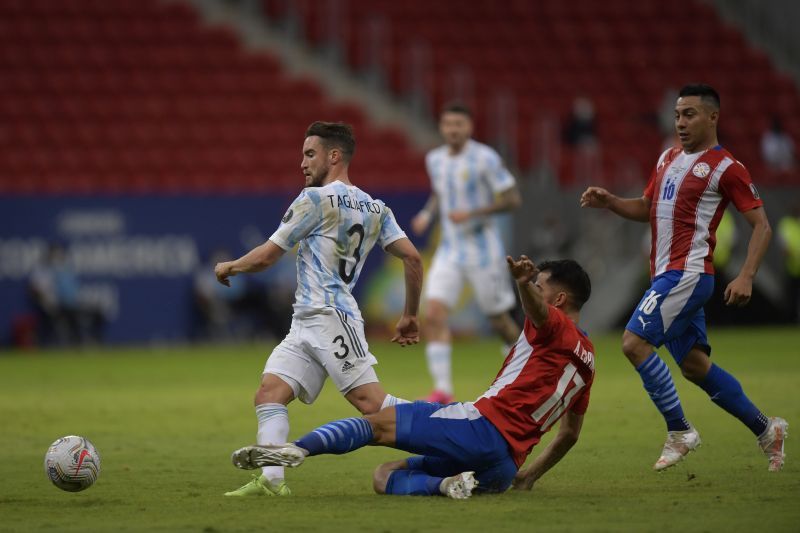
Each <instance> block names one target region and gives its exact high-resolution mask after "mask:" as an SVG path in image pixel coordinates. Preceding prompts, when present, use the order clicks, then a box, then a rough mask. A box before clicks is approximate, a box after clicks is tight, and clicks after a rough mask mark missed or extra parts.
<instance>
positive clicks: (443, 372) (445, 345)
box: [425, 342, 453, 394]
mask: <svg viewBox="0 0 800 533" xmlns="http://www.w3.org/2000/svg"><path fill="white" fill-rule="evenodd" d="M451 351H452V347H451V345H450V343H449V342H429V343H428V344H427V346H425V357H426V358H427V360H428V371H429V372H430V373H431V377H432V378H433V388H434V389H436V390H438V391H441V392H443V393H445V394H453V377H452V368H451V366H450V352H451Z"/></svg>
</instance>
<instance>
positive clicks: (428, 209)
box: [411, 104, 521, 403]
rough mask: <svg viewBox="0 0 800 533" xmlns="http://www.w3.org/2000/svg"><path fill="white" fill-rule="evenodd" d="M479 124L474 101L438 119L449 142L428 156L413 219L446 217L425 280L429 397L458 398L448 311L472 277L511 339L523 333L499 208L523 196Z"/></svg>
mask: <svg viewBox="0 0 800 533" xmlns="http://www.w3.org/2000/svg"><path fill="white" fill-rule="evenodd" d="M472 126H473V124H472V115H471V113H470V110H469V109H468V108H467V107H465V106H463V105H461V104H450V105H448V106H447V107H445V109H444V111H443V112H442V114H441V117H440V120H439V131H440V132H441V135H442V137H443V138H444V141H445V144H444V145H442V146H440V147H439V148H435V149H433V150H431V151H430V152H429V153H428V155H427V156H426V158H425V165H426V168H427V171H428V176H429V177H430V180H431V189H432V192H431V196H430V198H429V199H428V202H427V203H426V205H425V207H424V209H422V211H420V212H419V214H417V215H416V216H415V217H414V219H413V220H412V221H411V228H412V230H413V231H414V233H416V234H417V235H420V234H422V233H424V232H425V231H426V230H427V229H428V227H429V226H430V224H431V223H432V222H433V220H434V217H435V216H436V215H437V214H438V216H439V221H440V224H441V242H440V243H439V247H438V248H437V249H436V254H435V255H434V258H433V264H432V266H431V269H430V272H429V273H428V276H427V281H426V283H425V336H426V340H427V344H426V346H425V356H426V358H427V361H428V370H429V371H430V373H431V377H432V378H433V381H434V390H433V392H432V393H431V395H430V396H428V398H427V399H428V400H429V401H432V402H439V403H449V402H450V401H452V400H453V379H452V369H451V351H452V348H451V343H450V329H449V326H448V316H449V314H450V310H451V309H452V308H453V306H454V305H455V304H456V303H457V302H458V298H459V296H460V294H461V289H462V287H463V285H464V282H465V281H467V282H469V284H470V285H471V286H472V290H473V291H474V292H475V298H476V300H477V302H478V306H479V307H480V309H481V311H483V313H485V314H486V315H487V316H488V317H489V321H490V323H491V325H492V329H494V331H495V332H497V333H498V334H499V335H500V337H501V338H502V339H503V340H504V341H505V343H506V344H507V345H511V344H514V342H516V340H517V337H519V332H520V328H519V326H518V325H517V323H516V322H514V320H513V319H512V318H511V314H510V313H509V311H510V310H511V309H513V307H514V305H515V298H514V291H513V288H512V286H511V278H510V277H509V274H508V271H507V269H506V265H505V257H506V252H505V249H504V246H503V240H502V237H501V235H500V229H499V228H498V226H497V223H496V221H495V218H494V216H493V215H495V214H496V213H502V212H506V211H511V210H513V209H516V208H517V207H519V206H520V204H521V198H520V195H519V191H518V190H517V187H516V182H515V181H514V177H513V176H512V175H511V173H510V172H508V170H507V169H506V168H505V166H504V165H503V161H502V160H501V159H500V156H499V155H498V154H497V152H495V151H494V150H493V149H492V148H490V147H489V146H486V145H485V144H481V143H479V142H477V141H474V140H472V139H471V136H472Z"/></svg>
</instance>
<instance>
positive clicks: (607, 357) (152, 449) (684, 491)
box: [0, 328, 800, 533]
mask: <svg viewBox="0 0 800 533" xmlns="http://www.w3.org/2000/svg"><path fill="white" fill-rule="evenodd" d="M618 341H619V339H618V335H612V336H603V337H599V338H597V339H595V344H596V349H597V377H596V381H595V385H594V389H593V391H592V399H591V403H590V407H589V411H588V413H587V415H586V419H585V423H584V430H583V434H582V436H581V440H580V442H579V443H578V445H577V446H576V447H575V448H574V449H573V450H572V452H570V454H569V455H567V457H566V458H565V459H564V460H563V461H562V463H561V464H559V465H558V466H556V467H555V468H554V469H553V470H552V471H551V472H550V473H549V474H547V475H546V476H545V477H544V478H542V479H541V480H540V482H539V483H538V484H537V485H536V486H535V487H534V490H533V491H532V492H515V491H509V492H508V493H506V494H503V495H493V496H482V497H475V498H472V499H471V500H468V501H452V500H448V499H446V498H422V497H405V498H401V497H389V496H377V495H375V494H373V493H372V489H371V482H370V479H371V477H370V476H371V472H372V469H373V468H374V466H375V465H377V464H378V463H380V462H383V461H387V460H392V459H396V458H400V457H402V456H403V455H404V454H403V453H402V452H399V451H397V450H390V449H384V448H366V449H363V450H359V451H358V452H356V453H353V454H350V455H347V456H324V457H315V458H312V459H309V461H308V462H307V463H306V464H304V465H303V466H302V467H300V468H299V469H296V470H288V471H287V478H288V481H289V484H290V486H291V488H292V490H293V491H294V495H293V496H292V497H291V498H259V499H247V500H240V499H237V500H231V499H227V498H224V497H223V496H222V493H223V492H225V491H227V490H231V489H233V488H236V487H238V486H239V485H241V484H243V483H244V482H245V481H247V480H248V474H247V473H246V472H243V471H239V470H237V469H235V468H234V467H232V466H231V464H230V460H229V456H230V452H231V451H232V450H233V449H235V448H237V447H239V446H241V445H244V444H248V443H251V442H252V441H254V439H255V415H254V412H253V408H252V394H253V392H254V390H255V388H256V386H257V384H258V380H259V375H260V372H261V369H262V367H263V364H264V360H265V358H266V356H267V355H268V353H269V350H270V347H269V346H256V345H248V346H236V347H203V348H192V347H186V348H174V349H173V348H170V349H166V348H165V349H158V348H151V349H141V348H139V349H114V350H106V349H96V350H91V351H85V352H81V353H75V352H42V353H33V354H25V353H8V352H6V353H3V354H0V443H2V450H3V457H2V460H0V531H59V532H61V531H118V532H120V531H197V532H223V531H256V530H264V531H281V532H292V531H312V530H320V531H349V532H354V531H381V532H390V531H391V532H395V531H418V532H424V531H492V532H493V533H494V532H498V531H637V532H638V531H756V530H760V531H771V532H777V531H798V528H799V527H800V526H798V524H800V505H798V502H797V498H798V496H799V495H800V390H799V389H800V349H798V347H799V346H800V330H798V329H797V328H793V329H759V330H742V329H740V330H719V329H717V330H712V331H711V342H712V344H713V345H714V355H715V361H717V362H718V363H719V364H721V365H722V366H723V367H725V368H727V369H728V370H730V371H731V372H732V373H733V374H734V375H736V376H737V377H738V378H739V380H740V381H741V382H742V384H743V386H744V388H745V391H746V392H747V393H748V394H749V396H750V397H751V399H753V401H754V402H755V403H756V404H757V405H759V406H760V407H761V408H762V409H763V410H765V411H766V412H767V414H770V415H780V416H783V417H785V418H786V419H787V420H788V421H789V423H790V429H789V435H790V437H789V439H788V442H787V446H786V451H787V456H788V460H787V464H786V466H785V468H784V471H783V472H781V473H779V474H773V473H769V472H767V462H766V459H765V458H764V457H763V456H762V455H761V453H760V451H759V450H758V449H757V447H756V444H755V439H754V438H753V436H752V435H751V434H750V432H749V431H748V430H747V429H745V428H744V427H743V426H742V425H741V424H740V423H739V422H738V421H736V420H734V419H733V418H731V417H730V416H728V415H727V414H726V413H724V412H723V411H721V410H720V409H719V408H717V407H716V406H715V405H714V404H712V403H711V402H710V401H709V400H708V399H707V397H706V396H705V394H704V393H703V392H702V391H701V390H699V389H698V388H696V387H694V386H693V385H691V384H690V383H688V382H686V381H685V380H683V378H681V377H679V376H678V374H677V372H676V370H675V366H674V364H673V362H672V361H671V359H668V361H669V364H670V367H671V369H672V370H673V375H675V376H676V384H677V387H678V390H679V392H680V393H681V398H682V400H683V405H684V409H685V411H686V413H687V416H688V417H689V419H690V420H691V421H692V422H693V423H694V424H695V425H696V426H697V427H698V429H699V430H700V433H701V435H702V437H703V446H702V447H701V448H700V449H699V450H698V451H697V452H695V453H693V454H691V455H690V456H689V457H688V458H687V460H686V461H684V462H683V463H681V464H679V465H678V466H677V467H675V468H673V469H671V470H669V471H667V472H664V473H661V474H658V473H655V472H653V471H652V470H651V467H652V464H653V462H654V461H655V459H656V458H657V456H658V452H659V451H660V448H661V445H662V443H663V438H664V432H665V428H664V424H663V422H662V420H661V419H660V417H659V416H658V414H657V412H656V410H655V408H654V407H653V405H652V404H651V403H650V401H649V400H648V398H647V396H646V394H645V392H644V391H643V389H642V387H641V384H640V381H639V377H638V375H637V374H636V373H635V372H634V371H633V370H632V369H631V368H630V367H629V365H628V363H627V362H626V361H625V360H624V357H623V356H622V354H621V353H620V350H619V346H618V344H619V342H618ZM371 348H372V351H373V352H374V353H375V354H376V355H377V356H378V359H379V361H380V364H379V365H378V367H377V370H378V374H379V376H380V377H381V379H382V381H383V383H384V385H385V387H386V389H387V390H389V391H391V392H393V393H395V394H396V395H399V396H403V397H406V398H415V397H419V396H422V395H424V394H425V393H427V392H428V388H429V381H428V378H427V371H426V367H425V362H424V356H423V351H422V348H421V347H412V348H407V349H400V348H398V347H395V346H391V345H389V344H387V343H385V342H381V341H379V340H377V339H373V344H372V346H371ZM667 358H668V356H666V357H665V359H667ZM501 362H502V357H501V355H500V352H499V343H497V342H490V341H483V342H474V341H473V342H461V343H458V344H456V346H455V350H454V367H455V368H454V374H455V379H456V387H457V395H458V397H459V398H461V399H465V400H472V399H475V397H477V396H478V395H479V394H481V393H482V392H483V391H484V390H485V389H486V388H487V386H488V385H489V383H490V382H491V380H492V378H493V377H494V375H495V373H496V372H497V370H498V369H499V367H500V364H501ZM289 412H290V420H291V437H292V438H296V437H299V436H300V435H302V434H303V433H305V432H307V431H308V430H310V429H312V428H314V427H315V426H317V425H319V424H321V423H324V422H326V421H328V420H331V419H336V418H342V417H346V416H354V415H355V411H354V409H353V408H352V407H350V406H349V404H347V403H346V402H345V401H344V400H343V399H342V398H341V397H339V395H338V394H337V393H336V391H335V390H333V389H332V387H331V386H330V385H327V386H326V388H325V390H324V391H323V394H322V395H321V397H320V398H319V400H318V401H317V402H316V403H315V404H314V405H312V406H307V405H303V404H300V403H299V402H295V403H293V404H292V405H291V406H290V408H289ZM67 434H79V435H83V436H86V437H87V438H89V439H90V440H92V442H94V444H95V445H96V446H97V448H98V450H99V451H100V453H101V455H102V472H101V474H100V478H99V480H98V482H97V483H96V484H95V486H93V487H91V488H90V489H88V490H87V491H84V492H81V493H77V494H72V493H66V492H62V491H60V490H58V489H56V488H55V487H54V486H52V485H51V484H50V482H49V481H48V480H47V478H46V477H45V474H44V471H43V466H42V462H43V457H44V453H45V451H46V449H47V446H48V445H49V444H50V442H52V441H53V440H54V439H56V438H57V437H59V436H62V435H67ZM792 437H794V439H793V438H792ZM547 440H548V439H547V438H546V439H545V441H544V442H543V443H542V444H540V446H542V445H543V444H544V443H546V442H547ZM535 453H536V449H534V454H535Z"/></svg>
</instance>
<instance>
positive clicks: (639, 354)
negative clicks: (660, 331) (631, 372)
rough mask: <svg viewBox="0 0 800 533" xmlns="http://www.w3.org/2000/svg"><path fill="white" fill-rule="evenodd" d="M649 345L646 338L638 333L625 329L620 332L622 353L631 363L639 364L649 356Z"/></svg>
mask: <svg viewBox="0 0 800 533" xmlns="http://www.w3.org/2000/svg"><path fill="white" fill-rule="evenodd" d="M650 352H651V347H650V345H649V344H648V342H647V341H646V340H644V339H643V338H641V337H639V336H638V335H636V334H634V333H631V332H630V331H628V330H625V333H623V334H622V353H624V354H625V357H627V358H628V360H629V361H630V362H631V363H632V364H633V365H636V366H638V365H640V364H641V363H643V362H644V361H645V360H646V359H647V358H648V357H649V356H650Z"/></svg>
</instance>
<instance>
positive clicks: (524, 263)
mask: <svg viewBox="0 0 800 533" xmlns="http://www.w3.org/2000/svg"><path fill="white" fill-rule="evenodd" d="M506 262H507V263H508V270H509V271H510V272H511V277H513V278H514V281H515V282H516V283H517V290H518V291H519V298H520V301H521V302H522V309H523V310H524V311H525V316H527V317H528V320H530V321H531V322H532V323H533V325H534V326H536V327H537V328H539V327H541V326H542V324H544V323H545V322H547V318H548V317H549V316H550V307H549V306H548V305H547V302H545V301H544V298H542V295H541V294H540V293H539V291H538V290H537V289H536V287H535V286H534V285H533V281H534V280H535V279H536V276H537V274H539V269H537V268H536V265H535V264H534V262H533V261H531V260H530V259H529V258H528V256H527V255H522V256H520V258H519V259H518V260H516V261H515V260H514V259H513V258H512V257H511V256H510V255H509V256H506Z"/></svg>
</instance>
